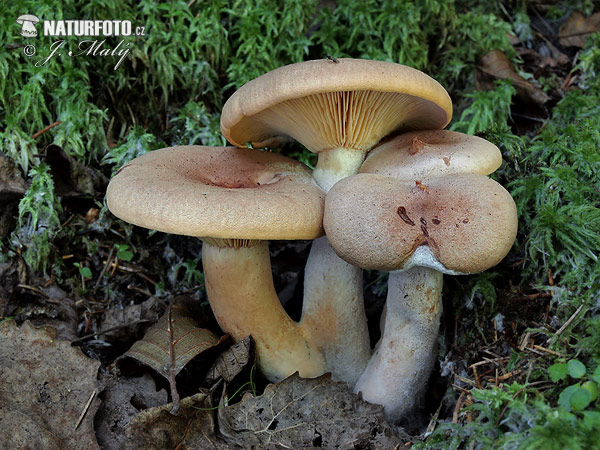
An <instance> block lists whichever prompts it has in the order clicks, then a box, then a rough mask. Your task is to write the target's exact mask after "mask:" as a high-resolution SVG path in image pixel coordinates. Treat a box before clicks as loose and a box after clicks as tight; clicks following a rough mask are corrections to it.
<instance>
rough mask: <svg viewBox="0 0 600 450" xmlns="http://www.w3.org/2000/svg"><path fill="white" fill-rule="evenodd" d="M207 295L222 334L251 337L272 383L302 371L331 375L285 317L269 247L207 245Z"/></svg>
mask: <svg viewBox="0 0 600 450" xmlns="http://www.w3.org/2000/svg"><path fill="white" fill-rule="evenodd" d="M203 241H204V245H203V248H202V264H203V267H204V280H205V284H206V293H207V295H208V298H209V301H210V305H211V307H212V310H213V312H214V314H215V317H216V319H217V322H218V323H219V325H220V326H221V328H222V329H223V330H224V331H225V332H227V333H229V334H230V335H231V336H232V337H233V338H234V339H235V340H236V341H238V340H240V339H243V338H245V337H246V336H249V335H251V336H252V337H253V338H254V341H255V342H256V351H257V357H258V364H259V367H260V368H261V370H262V371H263V373H264V374H265V376H266V377H267V378H268V379H269V380H271V381H278V380H281V379H283V378H285V377H287V376H288V375H291V374H293V373H294V372H296V371H298V372H299V374H300V376H302V377H316V376H319V375H322V374H323V373H325V372H326V371H327V368H326V365H325V360H324V358H323V356H322V355H321V352H320V351H319V349H318V348H317V346H316V345H315V344H313V343H312V341H311V340H310V339H308V338H307V337H306V335H305V334H304V332H303V330H302V329H301V327H300V326H299V325H298V324H297V323H296V322H294V321H292V320H291V319H290V317H289V316H288V314H287V313H286V312H285V310H284V309H283V307H282V306H281V303H280V301H279V298H278V297H277V293H276V292H275V288H274V286H273V277H272V274H271V259H270V256H269V248H268V243H267V241H238V240H222V239H219V240H217V239H203Z"/></svg>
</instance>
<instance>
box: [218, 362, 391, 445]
mask: <svg viewBox="0 0 600 450" xmlns="http://www.w3.org/2000/svg"><path fill="white" fill-rule="evenodd" d="M218 424H219V430H220V432H221V434H222V435H223V436H224V438H225V440H226V441H227V442H228V443H230V444H235V445H240V446H242V447H244V448H257V449H258V448H260V449H263V448H273V449H275V448H307V447H323V448H341V449H354V448H365V449H368V448H373V449H379V448H390V449H391V448H395V446H396V445H397V444H399V443H400V439H399V438H398V437H397V436H396V435H395V433H394V431H393V430H392V428H391V426H390V425H389V424H388V423H387V422H386V420H385V418H384V416H383V407H382V406H380V405H373V404H370V403H368V402H366V401H364V400H362V399H361V398H360V397H359V396H357V395H355V394H353V393H352V392H351V391H350V390H349V389H348V385H347V384H346V383H339V382H334V381H331V376H330V375H329V374H326V375H323V376H320V377H318V378H309V379H307V378H300V377H299V376H298V375H297V374H294V375H292V376H290V377H288V378H286V379H285V380H283V381H281V382H279V383H276V384H271V385H269V386H267V387H266V389H265V392H264V393H263V395H260V396H258V397H253V396H252V395H251V394H249V393H247V394H246V395H244V397H243V398H242V400H241V401H240V402H239V403H237V404H235V405H232V406H226V407H221V408H219V410H218Z"/></svg>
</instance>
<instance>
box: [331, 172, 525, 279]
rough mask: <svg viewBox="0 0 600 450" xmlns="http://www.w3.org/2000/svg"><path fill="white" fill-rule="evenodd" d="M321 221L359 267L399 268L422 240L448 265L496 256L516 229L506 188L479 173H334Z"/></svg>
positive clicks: (464, 267)
mask: <svg viewBox="0 0 600 450" xmlns="http://www.w3.org/2000/svg"><path fill="white" fill-rule="evenodd" d="M323 220H324V227H325V231H326V233H327V238H328V239H329V242H330V243H331V246H332V247H333V248H334V250H335V251H336V253H337V254H338V255H339V256H340V257H341V258H343V259H344V260H346V261H348V262H349V263H351V264H354V265H357V266H359V267H362V268H365V269H379V270H398V269H402V268H404V264H405V263H406V262H407V260H408V259H409V257H410V256H411V255H412V254H413V252H414V251H415V250H416V249H417V248H418V247H419V246H422V245H427V246H428V247H429V248H430V249H431V252H432V253H433V254H434V255H435V257H436V258H437V260H438V261H439V262H440V263H441V264H442V265H443V266H444V267H445V268H446V269H448V270H449V271H455V272H459V273H476V272H480V271H483V270H486V269H488V268H490V267H492V266H494V265H496V264H498V263H499V262H500V261H501V260H502V258H504V256H506V254H507V253H508V251H509V250H510V248H511V246H512V244H513V241H514V239H515V236H516V233H517V211H516V207H515V204H514V201H513V199H512V197H511V196H510V194H509V193H508V192H507V191H506V190H505V189H504V188H503V187H502V186H500V185H499V184H498V183H496V182H495V181H493V180H491V179H489V178H487V177H486V176H484V175H480V174H471V173H463V174H456V175H450V176H445V177H439V178H432V179H429V180H426V181H424V182H422V183H408V182H403V181H401V180H397V179H395V178H391V177H386V176H383V175H377V174H358V175H353V176H351V177H348V178H345V179H343V180H341V181H339V182H338V183H337V184H336V185H335V186H334V187H333V188H332V189H331V190H330V191H329V193H328V194H327V198H326V201H325V215H324V219H323Z"/></svg>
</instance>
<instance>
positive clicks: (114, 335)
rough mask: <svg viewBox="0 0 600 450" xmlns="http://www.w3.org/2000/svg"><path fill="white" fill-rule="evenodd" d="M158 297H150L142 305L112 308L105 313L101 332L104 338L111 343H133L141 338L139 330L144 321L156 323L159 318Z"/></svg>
mask: <svg viewBox="0 0 600 450" xmlns="http://www.w3.org/2000/svg"><path fill="white" fill-rule="evenodd" d="M157 309H158V302H157V299H156V297H149V298H148V299H147V300H145V301H144V302H142V303H139V304H136V305H127V306H125V307H124V308H116V307H115V308H110V309H107V310H106V311H105V312H104V316H103V318H102V322H101V324H100V329H101V330H111V331H106V332H101V333H100V334H101V335H102V337H103V338H104V339H106V340H109V341H119V342H131V341H132V340H134V339H136V338H139V337H140V335H141V334H139V333H138V331H139V328H140V327H141V326H143V324H144V323H143V322H144V321H150V322H154V321H155V320H156V318H157V317H158V311H157Z"/></svg>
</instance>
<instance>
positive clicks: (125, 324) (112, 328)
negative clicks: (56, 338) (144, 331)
mask: <svg viewBox="0 0 600 450" xmlns="http://www.w3.org/2000/svg"><path fill="white" fill-rule="evenodd" d="M146 322H150V321H149V320H147V319H140V320H135V321H133V322H129V323H124V324H123V325H117V326H114V327H110V328H107V329H106V330H102V331H97V332H95V333H90V334H86V335H85V336H82V337H80V338H77V339H74V340H72V341H71V344H75V343H76V342H81V341H85V340H86V339H89V338H92V337H94V336H99V335H101V334H105V333H110V332H111V331H115V330H118V329H119V328H125V327H129V326H131V325H137V324H140V323H146Z"/></svg>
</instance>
